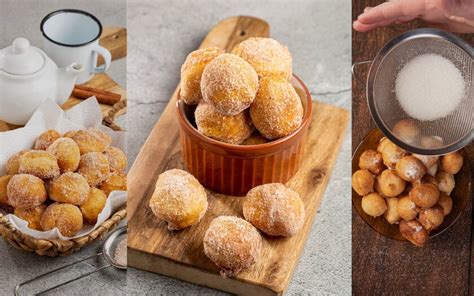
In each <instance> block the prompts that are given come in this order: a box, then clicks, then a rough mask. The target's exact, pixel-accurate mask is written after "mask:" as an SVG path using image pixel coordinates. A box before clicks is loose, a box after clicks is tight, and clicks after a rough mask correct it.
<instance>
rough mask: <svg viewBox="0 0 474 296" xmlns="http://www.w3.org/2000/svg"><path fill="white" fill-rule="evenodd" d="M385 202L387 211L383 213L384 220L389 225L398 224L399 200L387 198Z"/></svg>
mask: <svg viewBox="0 0 474 296" xmlns="http://www.w3.org/2000/svg"><path fill="white" fill-rule="evenodd" d="M385 201H386V202H387V210H386V211H385V213H384V217H385V220H387V222H388V223H390V224H395V223H398V222H399V221H400V215H399V214H398V201H399V199H398V198H396V197H388V198H387V199H386V200H385Z"/></svg>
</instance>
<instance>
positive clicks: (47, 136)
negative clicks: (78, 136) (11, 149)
mask: <svg viewBox="0 0 474 296" xmlns="http://www.w3.org/2000/svg"><path fill="white" fill-rule="evenodd" d="M59 137H61V134H60V133H58V132H57V131H55V130H47V131H45V132H44V133H42V134H41V135H40V136H39V137H38V138H37V139H36V141H35V150H46V148H48V147H49V145H51V144H52V143H53V142H54V141H56V139H58V138H59Z"/></svg>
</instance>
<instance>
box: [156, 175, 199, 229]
mask: <svg viewBox="0 0 474 296" xmlns="http://www.w3.org/2000/svg"><path fill="white" fill-rule="evenodd" d="M149 205H150V208H151V210H152V212H153V214H155V216H156V217H157V218H158V219H160V220H164V221H166V222H167V223H168V229H170V230H179V229H182V228H186V227H189V226H191V225H193V224H195V223H197V222H199V221H200V220H201V218H202V217H203V216H204V214H205V213H206V211H207V206H208V202H207V193H206V191H205V189H204V187H203V186H202V185H201V184H199V181H198V180H197V179H196V178H195V177H194V176H193V175H191V174H190V173H188V172H185V171H183V170H179V169H172V170H169V171H166V172H164V173H162V174H161V175H160V176H159V177H158V180H157V181H156V186H155V191H154V192H153V195H152V197H151V199H150V202H149Z"/></svg>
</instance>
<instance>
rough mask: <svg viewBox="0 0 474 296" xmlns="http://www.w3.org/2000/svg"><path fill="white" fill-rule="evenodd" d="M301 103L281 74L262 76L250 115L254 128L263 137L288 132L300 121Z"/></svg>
mask: <svg viewBox="0 0 474 296" xmlns="http://www.w3.org/2000/svg"><path fill="white" fill-rule="evenodd" d="M303 112H304V110H303V105H302V103H301V98H300V97H299V96H298V94H297V93H296V91H295V89H294V88H293V86H292V85H291V84H290V83H289V82H287V81H286V80H284V79H283V78H281V77H270V76H269V77H264V78H262V79H261V80H260V86H259V88H258V91H257V95H256V96H255V100H254V101H253V103H252V105H251V106H250V116H251V117H252V121H253V123H254V125H255V127H256V128H257V130H258V131H259V132H260V133H261V134H262V135H263V136H264V137H266V138H267V139H271V140H272V139H278V138H281V137H284V136H287V135H289V134H291V133H292V132H293V131H295V130H296V129H297V128H298V127H299V126H300V125H301V123H302V122H303Z"/></svg>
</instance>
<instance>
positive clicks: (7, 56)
mask: <svg viewBox="0 0 474 296" xmlns="http://www.w3.org/2000/svg"><path fill="white" fill-rule="evenodd" d="M83 70H84V66H83V65H82V64H78V63H73V64H71V65H69V66H68V67H65V68H58V66H56V64H55V63H54V62H53V60H51V59H50V58H49V57H48V56H47V55H46V54H45V53H44V52H43V51H42V50H41V49H39V48H36V47H34V46H31V45H30V42H29V41H28V40H26V39H25V38H17V39H15V40H14V41H13V44H12V45H11V46H9V47H6V48H4V49H2V50H0V120H3V121H6V122H8V123H11V124H16V125H24V124H26V122H27V121H28V120H29V119H30V117H31V115H32V114H33V112H34V111H35V110H36V108H38V106H39V105H40V104H41V103H42V102H43V101H44V100H46V99H51V100H53V101H54V102H56V103H57V104H58V105H61V104H63V103H64V102H65V101H66V100H67V99H68V98H69V95H70V94H71V92H72V89H73V87H74V84H75V82H76V79H77V76H78V75H79V73H81V72H82V71H83Z"/></svg>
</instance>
